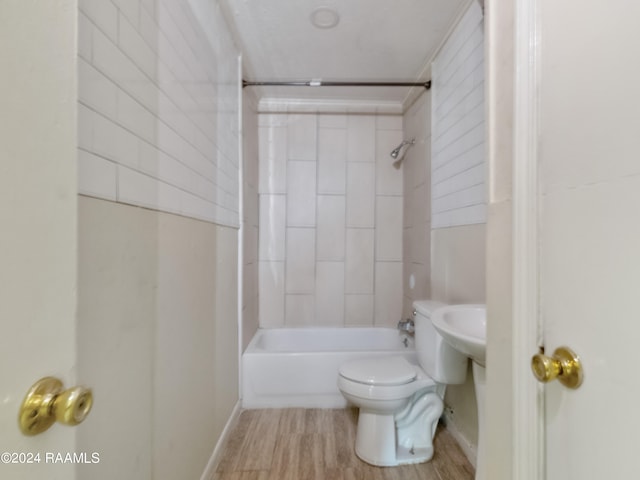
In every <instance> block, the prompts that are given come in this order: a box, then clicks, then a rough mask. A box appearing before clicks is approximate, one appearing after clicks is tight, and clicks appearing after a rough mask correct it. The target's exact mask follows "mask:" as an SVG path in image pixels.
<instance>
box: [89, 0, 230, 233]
mask: <svg viewBox="0 0 640 480" xmlns="http://www.w3.org/2000/svg"><path fill="white" fill-rule="evenodd" d="M209 8H210V6H208V5H205V4H203V3H202V2H200V1H196V0H192V1H188V0H178V1H174V2H164V1H158V2H149V1H144V2H141V1H140V0H127V1H117V2H110V1H96V0H81V1H80V2H79V9H80V12H79V29H78V31H79V37H78V44H79V47H78V55H79V59H78V63H79V66H78V90H79V105H78V109H79V113H80V112H81V113H80V117H81V118H82V119H83V123H84V122H86V124H82V123H81V124H80V125H79V130H78V134H79V143H78V145H79V149H80V150H81V151H82V152H84V153H90V154H92V155H93V157H91V156H88V155H80V158H79V164H80V170H81V175H80V176H79V181H78V190H79V192H80V193H83V194H85V195H90V196H94V197H97V198H106V199H114V198H115V200H116V201H117V202H121V203H129V204H133V205H140V206H144V207H147V208H152V209H156V210H161V211H166V212H171V213H176V214H180V215H185V216H189V217H194V218H198V219H201V220H206V221H212V222H216V223H218V224H223V225H230V226H238V225H239V222H240V219H239V185H238V178H239V177H238V169H239V167H240V161H239V125H238V119H239V114H240V112H239V108H238V106H239V103H240V102H239V97H238V92H239V89H238V88H237V85H238V82H239V78H238V65H237V57H238V53H237V50H236V48H235V46H234V45H233V41H232V40H231V35H230V33H229V30H228V28H227V26H226V24H225V22H224V19H223V18H222V16H221V15H220V13H219V11H216V12H214V13H212V11H211V10H208V9H209ZM193 9H197V10H198V11H197V15H196V14H195V13H194V10H193ZM203 16H206V17H207V21H209V22H211V23H212V24H213V25H214V28H210V26H207V27H206V28H203V27H201V26H200V24H199V23H198V22H199V21H198V19H197V18H199V17H203ZM209 30H214V31H215V38H210V35H211V33H210V31H209ZM212 40H214V41H212ZM96 157H97V158H99V159H101V161H97V159H96ZM109 163H110V164H112V165H113V166H117V167H118V169H117V170H118V175H117V176H116V178H115V183H114V182H111V183H110V184H109V185H107V184H104V183H101V184H97V183H96V181H95V179H96V177H97V176H98V175H100V174H101V172H104V171H105V170H107V164H109ZM112 169H113V167H112ZM178 171H179V174H176V172H178ZM125 182H128V183H126V184H125ZM137 190H142V191H143V192H144V193H143V194H140V195H138V194H135V191H137ZM127 192H129V193H127Z"/></svg>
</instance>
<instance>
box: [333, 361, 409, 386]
mask: <svg viewBox="0 0 640 480" xmlns="http://www.w3.org/2000/svg"><path fill="white" fill-rule="evenodd" d="M340 375H342V376H343V377H344V378H347V379H349V380H352V381H354V382H358V383H364V384H367V385H404V384H405V383H409V382H412V381H413V380H415V378H416V375H417V373H416V367H415V366H414V365H411V364H410V363H409V362H407V360H406V359H405V358H404V357H391V356H389V357H387V356H382V357H375V358H365V359H362V360H352V361H350V362H346V363H344V364H342V366H341V367H340Z"/></svg>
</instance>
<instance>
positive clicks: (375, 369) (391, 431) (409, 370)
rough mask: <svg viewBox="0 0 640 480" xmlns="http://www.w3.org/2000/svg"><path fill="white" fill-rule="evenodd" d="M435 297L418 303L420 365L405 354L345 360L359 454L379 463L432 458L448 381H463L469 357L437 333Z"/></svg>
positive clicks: (344, 385)
mask: <svg viewBox="0 0 640 480" xmlns="http://www.w3.org/2000/svg"><path fill="white" fill-rule="evenodd" d="M440 306H442V304H441V303H438V302H433V301H421V302H415V303H414V312H415V313H414V322H415V337H416V342H415V345H416V351H417V354H418V364H412V363H410V362H409V361H408V360H407V359H405V358H404V357H377V358H369V359H358V360H353V361H350V362H346V363H345V364H343V365H342V366H341V367H340V369H339V375H338V388H339V389H340V391H341V392H342V394H343V395H344V397H345V398H346V399H347V400H348V401H349V402H350V403H351V404H353V405H355V406H356V407H358V408H359V409H360V411H359V415H358V427H357V432H356V445H355V448H356V454H357V455H358V457H360V458H361V459H362V460H364V461H365V462H367V463H370V464H372V465H377V466H385V467H390V466H396V465H404V464H411V463H422V462H426V461H428V460H430V459H431V457H432V456H433V436H434V434H435V430H436V426H437V423H438V419H439V418H440V416H441V415H442V410H443V407H444V404H443V398H444V393H445V388H446V385H448V384H458V383H463V382H464V379H465V377H466V372H467V362H468V360H467V357H466V356H464V355H462V354H460V353H459V352H457V351H456V350H454V349H453V348H452V347H450V346H449V345H448V344H447V343H446V342H444V341H443V339H442V337H440V335H439V334H438V333H437V332H436V330H435V329H434V328H433V325H432V324H431V320H430V317H431V312H432V311H433V310H435V309H436V308H438V307H440Z"/></svg>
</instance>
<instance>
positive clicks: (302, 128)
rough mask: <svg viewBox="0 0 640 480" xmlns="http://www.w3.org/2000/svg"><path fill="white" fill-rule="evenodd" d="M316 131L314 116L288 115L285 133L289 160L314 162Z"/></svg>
mask: <svg viewBox="0 0 640 480" xmlns="http://www.w3.org/2000/svg"><path fill="white" fill-rule="evenodd" d="M316 130H317V121H316V115H315V114H299V115H289V126H288V133H287V137H288V138H287V144H288V159H289V160H308V161H314V160H316V143H317V132H316Z"/></svg>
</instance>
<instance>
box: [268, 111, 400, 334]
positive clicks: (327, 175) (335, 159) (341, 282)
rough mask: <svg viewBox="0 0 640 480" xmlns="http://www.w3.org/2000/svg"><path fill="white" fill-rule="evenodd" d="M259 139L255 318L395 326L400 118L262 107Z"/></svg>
mask: <svg viewBox="0 0 640 480" xmlns="http://www.w3.org/2000/svg"><path fill="white" fill-rule="evenodd" d="M259 140H260V178H259V197H260V219H259V290H260V299H259V317H260V326H261V327H265V328H273V327H282V326H373V325H375V326H389V325H395V323H396V322H397V321H398V319H399V318H400V316H401V313H402V201H403V197H402V195H403V182H402V170H401V169H395V168H394V167H393V166H392V163H393V160H392V159H391V158H390V156H389V153H390V152H391V150H392V149H393V148H394V147H396V146H397V145H398V144H399V143H400V141H401V140H402V117H401V116H396V115H356V114H343V115H328V114H261V115H260V116H259Z"/></svg>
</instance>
